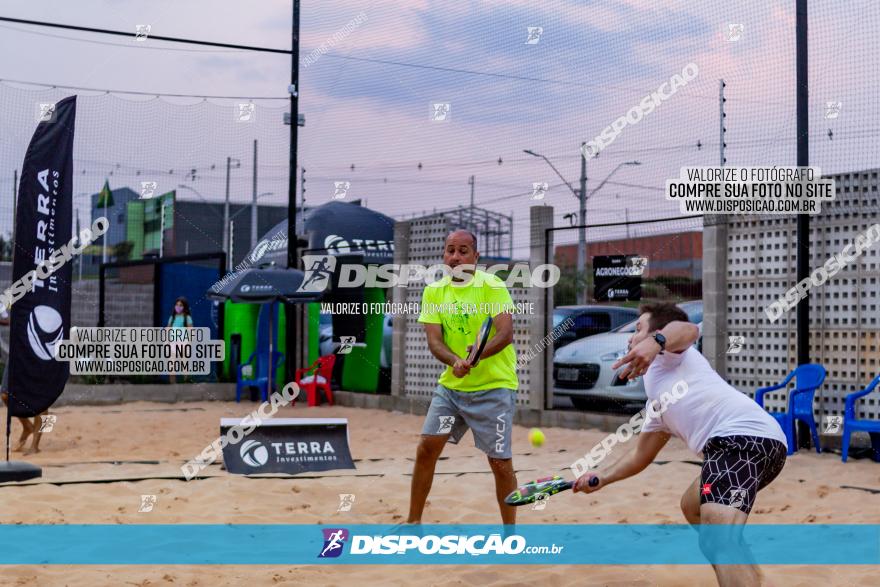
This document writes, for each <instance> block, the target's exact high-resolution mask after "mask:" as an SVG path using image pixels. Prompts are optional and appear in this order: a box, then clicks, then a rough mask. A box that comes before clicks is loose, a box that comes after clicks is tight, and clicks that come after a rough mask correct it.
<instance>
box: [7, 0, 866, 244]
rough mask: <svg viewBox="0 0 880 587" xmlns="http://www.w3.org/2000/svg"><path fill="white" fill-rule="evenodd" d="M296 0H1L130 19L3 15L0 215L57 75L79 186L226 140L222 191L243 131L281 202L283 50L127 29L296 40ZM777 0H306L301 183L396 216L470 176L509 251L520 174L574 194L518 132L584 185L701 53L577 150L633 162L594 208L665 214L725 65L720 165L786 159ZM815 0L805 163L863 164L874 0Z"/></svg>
mask: <svg viewBox="0 0 880 587" xmlns="http://www.w3.org/2000/svg"><path fill="white" fill-rule="evenodd" d="M291 4H292V3H291V2H290V1H289V0H283V1H281V0H262V1H260V2H248V3H243V2H232V1H229V0H212V1H210V0H186V1H180V0H176V1H172V0H153V1H149V2H147V1H135V0H126V1H122V0H77V2H67V1H62V0H4V1H3V3H2V5H0V15H2V16H7V17H14V18H23V19H32V20H40V21H45V22H54V23H65V24H71V25H79V26H90V27H98V28H106V29H113V30H121V31H131V32H132V38H131V39H126V38H124V37H114V36H107V35H98V34H92V33H83V32H76V31H68V30H60V29H50V28H44V27H35V26H30V25H21V24H11V23H8V22H0V52H2V54H3V55H4V57H5V58H4V59H3V60H2V61H0V79H2V80H4V81H3V82H2V84H0V99H2V103H3V104H4V109H3V112H2V113H0V133H2V136H3V142H2V143H0V186H2V187H0V193H2V199H0V232H5V231H7V230H8V226H9V217H10V215H11V197H10V196H11V186H12V177H13V172H14V169H16V168H17V167H19V166H20V164H21V159H22V157H23V153H24V149H25V148H26V145H27V141H28V140H29V137H30V135H31V133H32V132H33V129H34V126H35V122H34V108H35V106H34V104H36V103H39V102H42V101H50V100H52V99H57V98H60V97H63V96H65V95H69V94H71V93H77V94H78V95H80V96H81V98H80V99H79V107H80V117H79V121H78V127H77V143H76V152H75V168H76V170H77V179H76V183H75V187H74V191H75V193H78V194H85V193H90V192H94V191H96V190H97V189H99V188H100V185H101V184H102V183H103V181H104V179H105V178H108V179H109V180H110V183H111V187H121V186H123V185H127V186H131V187H135V186H136V185H137V182H138V181H140V179H141V178H145V177H146V178H149V179H155V180H157V181H158V182H159V184H160V189H163V188H167V189H173V188H176V187H177V186H178V185H180V184H184V185H188V186H190V187H191V188H192V190H195V191H192V190H186V189H184V190H182V191H180V192H179V193H180V194H181V197H183V198H196V197H199V196H197V195H196V192H197V193H198V194H200V196H201V197H204V198H206V199H208V200H213V201H220V200H222V198H223V193H224V191H223V190H224V186H225V162H226V157H228V156H231V157H235V158H237V159H240V160H241V167H240V168H238V169H236V170H234V172H233V177H232V188H231V191H232V199H233V201H247V200H249V199H250V197H251V195H252V158H253V141H254V140H255V139H256V140H258V165H257V171H258V188H257V191H258V193H260V194H267V195H264V196H262V197H261V202H265V203H276V204H286V199H287V196H286V190H287V146H288V143H287V136H288V135H287V132H288V129H287V127H286V126H284V125H283V124H282V115H283V113H284V111H285V110H286V102H285V101H284V100H271V99H265V98H273V97H274V98H283V97H284V96H285V94H286V88H287V84H288V83H289V78H290V57H289V56H287V55H276V54H270V53H256V52H248V51H237V50H222V49H214V48H209V47H199V46H193V45H181V44H175V43H166V42H160V41H155V40H150V39H148V40H147V41H146V42H136V41H135V40H134V34H133V33H134V30H135V27H136V25H139V24H149V25H150V26H151V33H152V34H155V35H165V36H171V37H184V38H190V39H198V40H210V41H219V42H227V43H236V44H245V45H256V46H263V47H273V48H280V49H289V47H290V26H291ZM794 5H795V3H794V1H793V0H785V1H782V0H769V1H757V0H750V1H731V0H650V1H649V0H602V1H598V0H576V1H575V0H571V1H563V0H558V1H545V2H537V1H535V0H506V1H491V0H483V1H481V2H473V1H464V0H459V1H457V2H439V1H432V0H320V1H319V2H318V1H315V2H310V1H308V0H304V1H303V3H302V40H301V53H302V57H303V58H304V57H305V56H307V55H308V54H309V53H311V52H312V51H313V50H315V49H317V48H318V47H320V46H322V44H323V45H324V48H325V52H323V53H319V54H318V56H317V59H315V60H314V61H310V62H309V63H308V64H305V63H304V64H303V67H302V69H301V100H300V109H301V112H303V113H305V116H306V126H305V128H302V129H301V132H300V141H301V142H300V162H301V164H302V165H303V166H304V167H305V168H306V177H307V182H306V195H305V198H306V202H307V204H311V205H314V204H320V203H323V202H325V201H327V200H329V199H331V198H332V196H333V194H334V181H350V182H351V189H350V192H349V196H348V197H349V198H356V197H360V198H363V199H365V200H366V201H367V204H368V205H369V206H370V207H372V208H375V209H377V210H380V211H382V212H384V213H386V214H388V215H390V216H393V217H396V218H404V217H408V216H411V215H412V214H420V213H421V212H422V211H423V210H428V211H430V210H432V209H434V208H437V209H443V208H452V207H456V206H460V205H466V204H468V203H469V202H470V186H469V184H468V180H469V177H470V176H471V175H473V176H475V190H474V195H475V202H476V205H478V206H483V207H486V208H488V209H491V210H494V211H497V212H501V213H504V214H508V215H512V216H513V220H514V227H515V228H514V235H515V245H516V251H515V254H518V255H523V254H526V253H527V250H528V240H527V239H528V232H527V226H528V224H527V221H528V209H529V207H530V206H532V205H535V204H536V202H535V201H534V200H532V198H531V196H532V191H533V183H534V182H545V181H546V182H548V183H549V185H550V188H549V191H548V192H547V195H546V197H545V198H544V203H546V204H549V205H552V206H554V208H555V214H556V218H557V222H558V223H559V224H563V223H567V222H568V221H567V220H564V219H563V215H564V214H566V213H570V212H573V211H575V210H576V208H577V202H576V200H575V198H574V197H573V196H572V194H571V193H570V192H569V190H568V188H567V187H565V185H564V184H563V183H562V182H561V180H559V178H558V177H557V176H556V175H555V174H554V172H553V170H552V169H551V168H550V167H549V166H548V165H547V164H546V163H545V162H544V161H542V160H540V159H537V158H535V157H531V156H529V155H526V154H524V153H523V149H530V150H533V151H536V152H538V153H542V154H544V155H546V156H547V157H548V158H549V159H550V160H551V161H553V163H554V164H555V165H556V166H557V168H558V169H559V170H560V172H561V173H562V174H563V175H564V177H565V178H566V179H567V180H568V181H569V182H571V183H572V184H574V185H575V187H577V182H578V176H579V173H580V160H579V152H578V148H579V145H580V144H581V143H582V142H583V141H587V140H590V139H592V138H593V137H595V136H596V135H598V134H599V133H600V132H601V131H602V129H603V128H604V127H606V126H608V125H610V124H611V123H612V122H613V121H614V120H615V119H617V118H618V117H620V116H622V115H625V114H626V112H627V110H629V109H630V108H632V107H634V106H637V105H638V104H639V102H640V100H641V99H642V98H643V97H645V96H646V95H648V94H650V93H651V92H653V91H655V90H657V88H658V86H660V84H661V83H663V82H664V81H668V80H669V79H670V77H671V76H672V75H674V74H677V73H681V71H682V69H683V68H684V66H685V65H687V64H689V63H694V64H696V65H697V66H698V68H699V74H698V76H697V77H696V79H694V80H693V81H692V82H690V83H688V84H687V85H686V86H685V87H683V88H682V89H680V90H679V91H678V92H677V93H676V94H675V95H674V96H672V97H671V98H670V99H668V100H667V101H665V102H663V103H662V104H661V105H659V106H658V107H657V108H656V109H655V111H654V112H652V113H651V114H649V115H648V116H645V117H644V119H642V120H641V121H640V122H639V123H638V124H636V125H630V126H627V127H626V128H624V129H623V130H622V132H621V133H620V134H619V135H618V136H617V138H616V140H615V141H614V142H613V144H612V145H610V146H608V147H607V149H606V150H605V151H603V152H602V154H601V156H600V157H599V158H598V159H595V160H591V161H590V163H589V165H588V177H589V180H588V190H592V189H594V188H596V187H597V186H599V185H600V184H601V183H602V181H603V180H604V179H605V178H606V177H607V176H608V175H609V173H611V171H612V170H614V169H615V168H616V167H618V165H619V164H620V163H623V162H627V161H639V162H640V163H641V165H639V166H625V167H622V168H620V169H619V170H618V171H617V172H616V173H615V175H614V176H613V177H612V178H610V179H609V180H608V181H607V182H606V183H605V184H604V185H603V186H602V189H601V190H600V191H599V192H597V193H596V194H595V195H593V196H591V198H590V202H589V207H588V222H590V223H600V222H615V221H620V220H623V219H624V218H627V217H628V218H630V219H648V218H660V217H666V216H671V215H676V214H678V211H677V209H676V207H674V206H673V205H671V204H670V203H668V202H665V201H664V198H663V185H664V181H665V180H666V179H668V178H671V177H675V176H677V175H678V172H679V169H680V168H681V167H682V166H685V165H691V166H692V165H715V164H717V163H718V161H719V145H718V143H719V104H718V86H719V79H721V78H723V79H724V80H725V82H726V84H727V87H726V96H727V98H728V101H727V103H726V111H727V119H726V126H727V128H728V134H727V143H728V149H727V158H728V164H733V165H764V164H768V165H774V164H775V165H794V164H795V115H794V100H795V83H794V57H795V55H794V23H795V18H794ZM810 14H811V19H810V33H811V40H810V42H811V46H810V75H811V80H810V81H811V113H810V116H811V118H810V125H811V128H810V130H811V137H813V138H812V160H811V163H812V164H814V165H818V166H820V167H821V168H822V170H823V171H826V172H837V171H845V170H855V169H862V168H868V167H880V164H878V148H877V136H878V132H880V129H878V127H880V120H878V117H880V115H878V113H877V108H876V95H875V92H876V90H875V87H876V81H877V79H876V78H877V73H876V71H877V70H876V63H877V62H878V57H880V42H878V37H877V34H876V30H877V28H878V26H877V25H878V24H880V3H878V2H874V1H871V0H851V1H848V2H846V3H841V2H838V1H835V0H811V2H810ZM731 24H741V25H742V32H741V35H740V36H739V38H738V39H737V40H731V39H730V38H728V29H729V26H730V25H731ZM346 25H349V26H346ZM529 27H541V30H540V35H539V38H538V39H537V42H532V43H528V42H527V39H528V38H529ZM12 80H15V81H12ZM17 82H34V83H37V84H49V85H55V86H76V87H80V88H91V89H97V90H116V91H132V92H143V93H145V94H146V95H135V94H123V93H111V94H109V95H108V94H106V93H102V92H101V91H89V90H71V89H62V88H57V89H51V88H45V87H40V86H33V85H23V84H20V83H17ZM151 94H162V95H168V94H185V95H193V96H219V97H223V96H229V97H230V98H211V99H209V100H207V101H206V100H203V99H201V98H197V97H196V98H187V97H170V96H165V97H162V98H156V97H155V95H151ZM247 98H254V100H253V102H254V103H255V104H256V110H255V114H254V121H253V122H251V123H241V122H238V121H237V120H236V112H237V108H238V103H240V102H247V101H248V100H247ZM829 101H832V102H840V103H841V108H840V113H839V115H837V117H836V118H828V117H826V103H827V102H829ZM434 103H448V104H450V111H449V116H448V119H447V120H445V121H433V120H431V104H434ZM829 130H831V131H832V132H833V136H832V137H831V138H829V137H828V131H829ZM698 144H699V145H700V146H699V147H698ZM499 159H500V161H501V163H500V164H499V162H498V161H499ZM420 164H421V167H419V165H420ZM352 166H354V167H353V168H352ZM193 169H195V170H196V172H195V174H193V173H192V170H193ZM111 172H112V175H111ZM137 172H140V173H137ZM81 198H83V199H82V200H81V201H83V202H84V201H85V199H84V197H82V196H81ZM641 230H647V231H652V232H660V231H662V230H661V228H659V227H653V228H643V229H641ZM575 238H576V235H575V234H574V233H572V234H571V235H570V236H565V237H563V238H562V240H568V241H573V240H574V239H575Z"/></svg>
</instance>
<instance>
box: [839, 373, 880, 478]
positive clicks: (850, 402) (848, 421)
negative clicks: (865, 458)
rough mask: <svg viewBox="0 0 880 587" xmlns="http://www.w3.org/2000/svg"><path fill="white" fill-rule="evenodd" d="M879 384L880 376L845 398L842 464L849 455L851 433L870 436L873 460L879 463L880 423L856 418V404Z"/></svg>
mask: <svg viewBox="0 0 880 587" xmlns="http://www.w3.org/2000/svg"><path fill="white" fill-rule="evenodd" d="M878 383H880V375H878V376H877V377H875V378H874V380H873V381H871V383H869V384H868V387H866V388H865V389H863V390H862V391H856V392H855V393H851V394H849V395H847V396H846V407H845V408H844V411H843V445H842V446H841V452H843V462H844V463H845V462H846V457H847V453H849V437H850V434H852V433H853V432H859V431H861V432H867V433H868V434H869V435H870V436H871V447H872V448H873V449H874V460H875V461H878V462H880V421H877V420H860V419H858V418H856V402H857V401H858V400H859V399H860V398H862V397H864V396H866V395H868V394H869V393H871V392H872V391H874V388H876V387H877V384H878Z"/></svg>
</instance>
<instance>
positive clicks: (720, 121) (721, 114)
mask: <svg viewBox="0 0 880 587" xmlns="http://www.w3.org/2000/svg"><path fill="white" fill-rule="evenodd" d="M726 86H727V84H725V83H724V80H723V79H720V80H718V109H719V115H718V124H719V125H720V126H721V128H720V129H719V137H720V139H721V140H719V141H718V148H719V149H720V153H719V156H720V158H719V159H718V161H719V162H720V163H719V164H720V165H721V167H724V164H725V163H727V157H725V156H724V148H725V147H726V146H727V143H726V142H725V136H724V135H725V134H727V128H725V126H724V119H725V118H727V114H726V113H725V112H724V103H725V102H727V100H726V99H725V98H724V88H725V87H726Z"/></svg>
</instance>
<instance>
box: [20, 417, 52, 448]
mask: <svg viewBox="0 0 880 587" xmlns="http://www.w3.org/2000/svg"><path fill="white" fill-rule="evenodd" d="M48 413H49V412H43V414H41V415H39V416H34V424H33V434H34V439H33V441H31V447H30V448H29V449H28V450H26V451H24V454H26V455H30V454H36V453H38V452H40V438H42V437H43V433H42V432H41V430H42V428H43V416H44V415H47V414H48Z"/></svg>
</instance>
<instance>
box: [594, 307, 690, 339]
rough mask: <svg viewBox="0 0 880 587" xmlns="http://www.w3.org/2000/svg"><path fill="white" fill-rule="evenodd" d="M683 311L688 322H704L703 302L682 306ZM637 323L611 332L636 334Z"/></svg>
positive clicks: (634, 321)
mask: <svg viewBox="0 0 880 587" xmlns="http://www.w3.org/2000/svg"><path fill="white" fill-rule="evenodd" d="M679 308H681V309H682V310H684V312H685V314H687V315H688V320H689V321H690V322H692V323H693V324H699V323H701V322H702V321H703V303H702V302H688V303H684V304H681V305H680V306H679ZM636 322H638V320H633V321H632V322H627V323H626V324H624V325H623V326H618V327H617V328H615V329H614V330H612V331H611V332H635V331H636Z"/></svg>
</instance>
